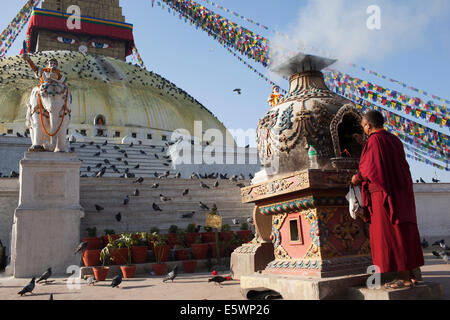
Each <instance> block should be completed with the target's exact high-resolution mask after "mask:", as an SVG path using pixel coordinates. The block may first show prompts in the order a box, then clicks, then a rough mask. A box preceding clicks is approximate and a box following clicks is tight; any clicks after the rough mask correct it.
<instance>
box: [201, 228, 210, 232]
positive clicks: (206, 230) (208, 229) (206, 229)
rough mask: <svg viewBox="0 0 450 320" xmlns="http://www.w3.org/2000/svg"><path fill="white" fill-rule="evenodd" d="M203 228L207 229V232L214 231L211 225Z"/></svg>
mask: <svg viewBox="0 0 450 320" xmlns="http://www.w3.org/2000/svg"><path fill="white" fill-rule="evenodd" d="M203 230H205V232H212V228H211V227H203Z"/></svg>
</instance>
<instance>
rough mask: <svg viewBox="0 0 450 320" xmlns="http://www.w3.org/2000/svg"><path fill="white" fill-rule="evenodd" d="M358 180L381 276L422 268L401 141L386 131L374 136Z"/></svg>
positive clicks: (410, 187) (374, 259)
mask: <svg viewBox="0 0 450 320" xmlns="http://www.w3.org/2000/svg"><path fill="white" fill-rule="evenodd" d="M358 177H359V179H360V180H361V181H362V201H363V206H364V207H365V208H366V209H367V210H366V215H365V218H366V222H370V244H371V251H372V260H373V263H374V265H377V266H379V267H380V269H381V272H382V273H384V272H395V271H406V270H413V269H415V268H417V267H420V266H423V265H424V258H423V253H422V247H421V243H420V235H419V230H418V227H417V218H416V206H415V202H414V191H413V181H412V178H411V173H410V171H409V165H408V162H407V161H406V156H405V152H404V150H403V144H402V142H401V141H400V139H398V138H397V137H396V136H394V135H393V134H391V133H389V132H387V131H385V130H382V131H378V132H375V133H373V134H371V135H370V137H369V139H368V140H367V143H366V145H365V147H364V150H363V152H362V155H361V160H360V164H359V174H358Z"/></svg>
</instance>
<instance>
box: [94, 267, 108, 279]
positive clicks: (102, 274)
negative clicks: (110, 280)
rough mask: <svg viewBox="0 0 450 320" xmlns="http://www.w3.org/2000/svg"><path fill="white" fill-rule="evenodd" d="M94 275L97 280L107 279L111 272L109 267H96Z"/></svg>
mask: <svg viewBox="0 0 450 320" xmlns="http://www.w3.org/2000/svg"><path fill="white" fill-rule="evenodd" d="M93 270H94V277H95V280H97V281H105V279H106V276H107V275H108V272H109V267H94V268H93Z"/></svg>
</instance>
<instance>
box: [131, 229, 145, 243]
mask: <svg viewBox="0 0 450 320" xmlns="http://www.w3.org/2000/svg"><path fill="white" fill-rule="evenodd" d="M147 238H148V234H147V232H136V233H135V235H134V237H133V239H132V240H133V241H132V242H133V243H132V245H133V246H146V245H147Z"/></svg>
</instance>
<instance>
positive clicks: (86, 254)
mask: <svg viewBox="0 0 450 320" xmlns="http://www.w3.org/2000/svg"><path fill="white" fill-rule="evenodd" d="M101 251H102V249H89V250H88V249H86V250H84V251H83V255H82V258H83V263H84V265H85V266H86V267H93V266H98V265H99V263H100V252H101Z"/></svg>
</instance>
